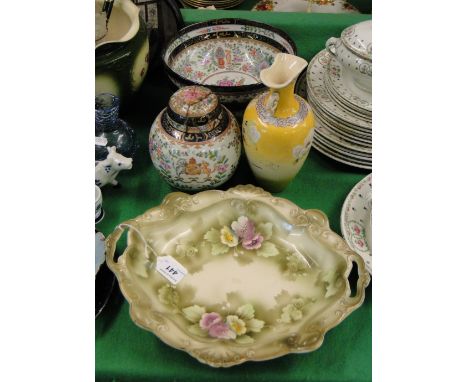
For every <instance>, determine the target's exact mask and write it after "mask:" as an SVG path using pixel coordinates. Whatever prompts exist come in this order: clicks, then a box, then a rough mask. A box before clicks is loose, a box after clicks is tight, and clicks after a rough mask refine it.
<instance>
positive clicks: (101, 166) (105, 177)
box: [94, 146, 132, 188]
mask: <svg viewBox="0 0 468 382" xmlns="http://www.w3.org/2000/svg"><path fill="white" fill-rule="evenodd" d="M107 151H108V154H107V158H106V159H104V160H102V161H96V162H95V171H94V173H95V177H94V180H95V184H96V186H98V187H101V188H102V187H104V186H105V185H106V184H109V183H110V184H112V185H113V186H117V185H118V184H119V183H118V182H117V180H115V178H116V177H117V175H118V174H119V172H120V171H122V170H130V169H131V168H132V158H126V157H124V156H123V155H122V154H119V153H118V152H117V151H116V149H115V146H112V147H108V148H107Z"/></svg>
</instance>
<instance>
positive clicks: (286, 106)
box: [270, 80, 299, 118]
mask: <svg viewBox="0 0 468 382" xmlns="http://www.w3.org/2000/svg"><path fill="white" fill-rule="evenodd" d="M295 84H296V80H293V81H291V83H290V84H289V85H287V86H285V87H284V88H281V89H270V95H271V94H272V93H273V92H275V93H278V96H279V98H278V105H277V106H276V109H275V111H274V117H275V118H287V117H289V116H291V115H294V114H296V113H297V112H298V111H299V102H297V100H296V97H294V87H295Z"/></svg>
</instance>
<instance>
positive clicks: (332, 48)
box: [325, 37, 338, 56]
mask: <svg viewBox="0 0 468 382" xmlns="http://www.w3.org/2000/svg"><path fill="white" fill-rule="evenodd" d="M337 42H338V39H337V38H336V37H330V38H329V39H328V40H327V42H326V43H325V47H326V48H327V50H328V51H329V52H330V53H331V54H333V55H334V56H336V43H337Z"/></svg>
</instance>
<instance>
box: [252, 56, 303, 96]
mask: <svg viewBox="0 0 468 382" xmlns="http://www.w3.org/2000/svg"><path fill="white" fill-rule="evenodd" d="M306 67H307V61H306V60H304V59H303V58H301V57H298V56H294V55H292V54H287V53H278V54H277V55H276V56H275V60H274V61H273V64H272V65H271V66H270V67H269V68H267V69H263V70H262V71H261V72H260V80H261V81H262V83H263V84H264V85H265V86H267V87H269V88H270V89H275V90H276V89H282V88H285V87H286V86H288V85H289V84H291V82H293V81H295V80H296V78H297V77H298V76H299V74H300V73H301V72H302V71H303V70H304V69H305V68H306Z"/></svg>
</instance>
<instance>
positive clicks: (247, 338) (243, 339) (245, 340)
mask: <svg viewBox="0 0 468 382" xmlns="http://www.w3.org/2000/svg"><path fill="white" fill-rule="evenodd" d="M236 342H237V343H238V344H241V345H246V344H251V343H254V342H255V340H254V339H253V338H252V337H250V336H248V335H247V334H244V335H243V336H240V337H237V338H236Z"/></svg>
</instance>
